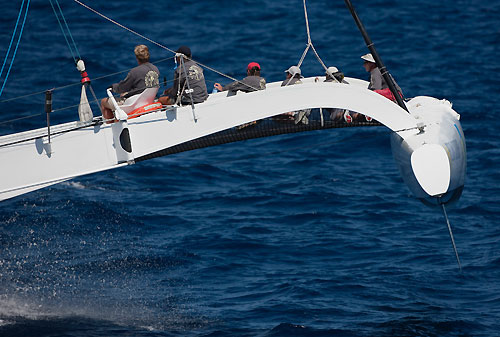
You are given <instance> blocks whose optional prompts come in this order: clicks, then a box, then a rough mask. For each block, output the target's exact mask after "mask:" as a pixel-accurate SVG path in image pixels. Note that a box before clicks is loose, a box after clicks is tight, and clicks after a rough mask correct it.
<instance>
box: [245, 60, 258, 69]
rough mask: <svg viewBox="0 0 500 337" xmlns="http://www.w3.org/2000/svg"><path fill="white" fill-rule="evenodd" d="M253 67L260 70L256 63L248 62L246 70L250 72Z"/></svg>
mask: <svg viewBox="0 0 500 337" xmlns="http://www.w3.org/2000/svg"><path fill="white" fill-rule="evenodd" d="M253 67H257V68H259V70H260V65H259V64H258V63H257V62H250V63H249V64H248V66H247V70H252V68H253Z"/></svg>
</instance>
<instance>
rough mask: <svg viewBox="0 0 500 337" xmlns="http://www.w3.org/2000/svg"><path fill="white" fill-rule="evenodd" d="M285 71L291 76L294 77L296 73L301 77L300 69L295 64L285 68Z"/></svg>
mask: <svg viewBox="0 0 500 337" xmlns="http://www.w3.org/2000/svg"><path fill="white" fill-rule="evenodd" d="M285 73H289V74H290V75H292V77H294V76H295V75H297V74H299V75H300V77H302V71H301V70H300V68H299V67H297V66H291V67H290V68H288V69H287V70H285Z"/></svg>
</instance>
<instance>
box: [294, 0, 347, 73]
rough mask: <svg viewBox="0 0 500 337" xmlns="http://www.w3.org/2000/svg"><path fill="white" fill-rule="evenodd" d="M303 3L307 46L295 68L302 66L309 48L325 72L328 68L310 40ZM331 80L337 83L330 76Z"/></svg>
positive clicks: (305, 7)
mask: <svg viewBox="0 0 500 337" xmlns="http://www.w3.org/2000/svg"><path fill="white" fill-rule="evenodd" d="M303 3H304V16H305V19H306V32H307V45H306V49H305V50H304V52H303V53H302V57H301V58H300V60H299V63H298V64H297V66H298V67H300V66H301V65H302V62H304V59H305V57H306V55H307V52H308V51H309V48H311V49H312V51H313V52H314V55H315V56H316V59H318V62H319V63H320V64H321V66H322V67H323V69H325V71H326V70H328V68H327V67H326V65H325V63H324V62H323V60H321V57H319V54H318V52H317V51H316V48H314V45H313V43H312V40H311V31H310V29H309V18H308V16H307V6H306V0H303ZM332 78H333V80H334V81H335V82H339V81H338V80H337V79H336V78H335V77H333V76H332Z"/></svg>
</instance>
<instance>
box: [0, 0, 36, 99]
mask: <svg viewBox="0 0 500 337" xmlns="http://www.w3.org/2000/svg"><path fill="white" fill-rule="evenodd" d="M23 5H24V0H23V3H22V5H21V10H20V11H19V14H21V12H22V9H23ZM29 7H30V0H28V2H27V3H26V11H25V12H24V18H23V23H22V24H21V29H20V31H19V36H18V38H17V43H16V48H15V49H14V54H12V59H11V60H10V65H9V69H8V70H7V74H6V75H5V79H4V81H3V84H2V88H1V89H0V97H1V96H2V92H3V88H4V87H5V84H6V83H7V79H8V78H9V74H10V70H11V69H12V65H13V64H14V59H15V58H16V54H17V48H19V42H21V36H23V30H24V24H25V23H26V17H27V16H28V10H29ZM18 19H19V18H18ZM16 28H17V23H16ZM14 33H15V30H14ZM12 37H14V34H13V35H12ZM9 50H10V46H9ZM7 55H8V54H7ZM2 70H3V67H2Z"/></svg>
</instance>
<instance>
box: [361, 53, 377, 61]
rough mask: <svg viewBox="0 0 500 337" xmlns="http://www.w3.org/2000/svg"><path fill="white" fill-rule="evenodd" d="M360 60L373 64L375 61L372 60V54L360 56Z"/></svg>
mask: <svg viewBox="0 0 500 337" xmlns="http://www.w3.org/2000/svg"><path fill="white" fill-rule="evenodd" d="M361 58H362V59H363V60H365V61H368V62H371V63H375V59H374V58H373V56H372V54H370V53H368V54H365V55H363V56H361Z"/></svg>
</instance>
